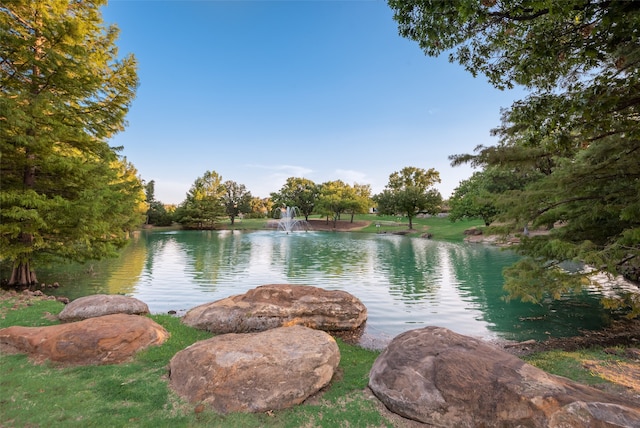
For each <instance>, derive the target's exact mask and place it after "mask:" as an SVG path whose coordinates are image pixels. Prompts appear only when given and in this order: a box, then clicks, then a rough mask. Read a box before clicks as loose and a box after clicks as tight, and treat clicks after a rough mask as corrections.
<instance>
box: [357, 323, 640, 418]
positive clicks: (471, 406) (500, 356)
mask: <svg viewBox="0 0 640 428" xmlns="http://www.w3.org/2000/svg"><path fill="white" fill-rule="evenodd" d="M369 387H370V388H371V390H372V391H373V393H374V394H375V395H376V396H377V397H378V398H379V399H380V401H382V402H383V403H384V404H385V405H386V406H387V408H388V409H389V410H391V411H392V412H395V413H397V414H399V415H402V416H404V417H407V418H409V419H413V420H416V421H419V422H423V423H426V424H429V425H434V426H439V427H478V426H526V427H566V428H570V427H585V426H593V427H596V426H597V427H640V407H639V406H638V403H628V402H623V401H621V399H619V398H618V397H616V396H613V395H610V394H607V393H605V392H603V391H600V390H597V389H594V388H590V387H587V386H584V385H581V384H579V383H576V382H573V381H571V380H569V379H566V378H562V377H559V376H554V375H550V374H548V373H546V372H544V371H542V370H540V369H538V368H535V367H533V366H531V365H529V364H526V363H525V362H524V361H522V360H520V359H519V358H517V357H515V356H513V355H511V354H508V353H506V352H504V351H502V350H501V349H499V348H497V347H494V346H492V345H490V344H487V343H485V342H482V341H480V340H477V339H474V338H470V337H466V336H462V335H460V334H456V333H454V332H452V331H450V330H447V329H445V328H439V327H427V328H423V329H418V330H412V331H408V332H405V333H402V334H400V335H398V336H397V337H395V338H394V339H393V340H392V341H391V343H390V344H389V346H388V347H387V349H386V350H385V351H384V352H383V353H382V354H380V356H379V357H378V359H377V360H376V361H375V363H374V365H373V367H372V368H371V372H370V374H369Z"/></svg>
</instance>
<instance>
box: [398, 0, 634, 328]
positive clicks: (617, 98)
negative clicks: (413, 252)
mask: <svg viewBox="0 0 640 428" xmlns="http://www.w3.org/2000/svg"><path fill="white" fill-rule="evenodd" d="M389 4H390V6H391V7H392V8H393V9H394V11H395V19H396V21H397V22H398V24H399V30H400V34H401V35H403V36H405V37H408V38H411V39H413V40H415V41H417V42H418V43H419V44H420V47H421V48H422V49H423V50H424V51H425V52H426V53H427V54H429V55H438V54H440V53H443V52H445V51H448V52H450V59H451V61H456V62H459V63H460V64H462V65H463V66H464V67H465V68H466V69H467V70H469V71H470V72H471V73H473V74H474V75H476V74H484V75H485V76H486V77H487V78H488V79H489V81H490V82H491V83H492V84H494V85H495V86H496V87H498V88H503V87H511V86H513V85H517V84H519V85H523V86H524V87H526V88H528V89H530V91H531V92H530V94H529V96H528V97H527V98H525V99H523V100H520V101H517V102H515V103H514V104H513V105H512V106H511V108H509V109H507V110H505V111H504V112H503V119H502V124H501V125H500V126H499V127H498V128H497V129H495V130H494V131H493V132H494V134H495V135H497V136H498V137H499V138H500V141H499V144H497V145H496V146H493V147H482V146H479V147H478V148H477V149H476V153H475V154H465V155H455V156H452V160H453V163H454V164H458V163H461V162H470V163H472V164H473V165H474V166H480V167H484V168H493V169H498V170H501V171H503V172H505V173H512V174H513V175H514V176H528V177H531V178H535V179H532V180H531V181H530V182H528V183H527V184H526V185H525V186H524V187H522V188H520V189H518V188H514V189H508V190H505V191H501V192H499V193H498V194H497V195H496V197H495V198H494V201H495V204H496V206H497V208H498V210H499V212H500V215H499V216H498V217H497V219H498V220H500V221H502V222H506V223H508V224H510V225H511V228H512V230H522V229H523V228H524V227H530V228H537V227H539V226H545V227H547V228H552V230H551V233H549V234H546V235H541V236H535V237H533V236H532V237H530V238H526V237H525V238H524V239H523V240H522V244H521V245H520V246H519V248H518V250H519V251H520V252H521V253H522V254H524V255H525V256H528V258H524V259H523V260H522V261H521V262H519V264H518V265H517V266H516V267H514V268H512V269H509V270H508V271H506V272H505V276H506V288H507V289H508V290H509V292H510V293H511V295H512V296H514V297H520V298H524V299H527V300H531V301H538V300H539V299H540V298H542V297H543V296H546V295H552V296H555V297H558V296H561V295H562V294H563V293H564V292H568V291H571V290H572V289H574V288H575V287H580V286H582V285H584V284H587V283H588V282H589V281H581V280H580V278H576V277H575V276H576V275H575V274H580V275H584V272H578V273H574V275H573V278H570V276H571V275H570V274H569V273H568V272H566V271H564V270H562V269H560V266H561V265H560V264H561V263H562V262H564V261H578V262H583V263H585V264H587V265H589V266H591V267H593V268H594V269H596V270H601V271H604V272H608V273H610V274H623V275H625V276H626V277H628V278H632V279H636V280H638V278H639V276H640V275H639V272H640V197H639V195H640V168H639V167H638V165H640V96H639V94H640V2H633V1H600V0H565V1H562V2H558V1H553V0H522V1H515V2H497V1H495V0H483V1H476V0H459V1H455V2H431V1H426V0H425V1H422V0H414V1H405V0H402V1H401V0H397V1H396V0H390V1H389ZM486 170H487V169H485V171H486ZM545 290H546V291H549V292H546V291H545ZM621 304H622V305H623V306H629V305H630V306H631V307H634V306H635V308H636V310H635V311H631V313H630V315H631V316H633V315H636V314H638V313H640V302H639V301H637V297H636V301H635V303H634V302H633V301H632V300H631V299H627V300H623V301H621Z"/></svg>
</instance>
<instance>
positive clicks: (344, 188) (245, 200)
mask: <svg viewBox="0 0 640 428" xmlns="http://www.w3.org/2000/svg"><path fill="white" fill-rule="evenodd" d="M438 182H440V177H439V173H438V172H437V171H435V170H434V169H429V170H424V169H421V168H416V167H405V168H403V169H402V170H400V171H398V172H394V173H392V174H391V175H390V176H389V183H388V185H387V187H386V188H385V189H384V191H383V192H382V193H380V194H379V195H372V194H371V187H370V186H369V185H368V184H358V183H354V184H353V185H350V184H347V183H345V182H343V181H342V180H334V181H328V182H325V183H321V184H316V183H314V182H313V181H311V180H309V179H307V178H301V177H290V178H288V179H287V180H286V182H285V184H284V185H283V186H282V188H281V189H280V190H279V191H278V192H274V193H272V194H271V196H270V197H269V198H264V199H262V198H256V197H253V196H252V195H251V192H249V191H248V190H247V189H246V187H245V186H244V185H243V184H238V183H236V182H235V181H231V180H227V181H224V182H223V181H222V177H221V176H220V175H219V174H218V173H216V172H215V171H206V172H205V173H204V175H203V176H202V177H198V178H197V179H196V180H195V182H194V183H193V185H192V186H191V188H190V189H189V191H188V192H187V195H186V199H185V200H184V201H183V202H182V203H181V204H180V205H179V206H178V207H176V209H175V211H174V212H172V213H169V212H168V211H167V210H166V207H164V206H163V205H162V203H161V202H159V201H156V200H155V197H154V185H155V183H154V182H153V181H150V182H149V183H148V184H147V185H146V186H145V190H146V197H147V203H148V204H149V209H148V211H147V223H148V224H153V225H164V224H170V223H171V222H173V221H176V222H178V223H181V224H183V225H185V226H187V227H190V228H198V229H206V228H213V227H214V225H215V223H216V222H217V221H219V219H220V218H221V217H228V218H229V220H230V221H231V224H232V225H233V224H234V222H235V219H236V218H237V217H239V216H243V217H244V216H246V217H275V218H278V217H279V214H280V210H281V209H282V207H297V208H298V210H299V212H300V213H301V214H302V215H303V216H304V217H305V220H308V219H309V216H310V215H311V214H316V215H322V216H326V218H327V221H329V219H331V221H333V222H334V224H335V223H336V222H337V221H338V220H339V219H340V218H341V216H342V215H343V214H344V215H349V216H350V221H352V222H353V218H354V216H355V215H356V214H363V213H367V212H369V210H370V209H371V208H372V207H374V206H376V208H377V211H378V212H379V213H380V214H390V215H404V216H406V217H408V218H409V228H410V229H411V228H412V227H413V223H412V220H413V218H414V217H415V215H416V214H418V213H431V214H435V213H437V212H439V210H440V208H441V205H442V198H441V196H440V193H439V192H438V191H437V190H436V189H435V188H434V185H435V184H436V183H438Z"/></svg>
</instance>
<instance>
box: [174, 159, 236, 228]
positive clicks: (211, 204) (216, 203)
mask: <svg viewBox="0 0 640 428" xmlns="http://www.w3.org/2000/svg"><path fill="white" fill-rule="evenodd" d="M224 192H225V189H224V185H223V184H222V177H220V175H219V174H218V173H217V172H215V171H206V172H205V173H204V174H203V175H202V177H198V178H196V180H195V181H194V183H193V184H192V185H191V188H190V189H189V192H187V197H186V199H185V200H184V201H183V202H182V204H180V206H178V208H177V209H176V212H175V219H176V221H177V222H179V223H181V224H182V225H184V226H186V227H194V228H198V229H204V228H212V227H213V225H214V224H215V222H216V221H217V219H218V217H221V216H224V215H225V211H224V205H223V203H222V197H223V195H224Z"/></svg>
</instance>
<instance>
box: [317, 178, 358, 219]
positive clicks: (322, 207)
mask: <svg viewBox="0 0 640 428" xmlns="http://www.w3.org/2000/svg"><path fill="white" fill-rule="evenodd" d="M319 189H320V193H319V195H318V198H317V201H316V207H315V210H314V212H315V213H316V214H320V215H323V216H326V217H327V219H328V218H329V217H331V218H332V220H333V224H334V226H335V224H336V222H337V221H338V220H339V219H340V217H341V215H342V214H344V213H349V214H350V215H351V221H353V217H354V215H355V214H364V213H366V212H367V211H368V210H369V207H370V205H371V197H370V195H371V189H370V187H369V186H368V185H360V184H357V183H356V184H354V185H353V186H351V185H350V184H347V183H345V182H343V181H342V180H334V181H327V182H326V183H322V184H321V185H320V187H319Z"/></svg>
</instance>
